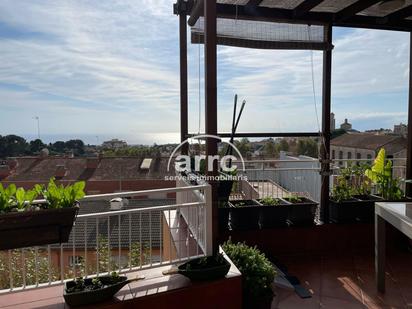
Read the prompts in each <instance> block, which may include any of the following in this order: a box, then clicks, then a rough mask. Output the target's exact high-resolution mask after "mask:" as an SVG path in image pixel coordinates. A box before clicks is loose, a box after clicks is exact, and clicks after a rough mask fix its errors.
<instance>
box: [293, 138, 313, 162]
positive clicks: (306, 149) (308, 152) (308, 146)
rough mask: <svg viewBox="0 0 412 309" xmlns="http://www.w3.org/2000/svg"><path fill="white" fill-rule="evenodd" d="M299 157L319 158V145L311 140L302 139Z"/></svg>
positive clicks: (299, 143) (298, 149)
mask: <svg viewBox="0 0 412 309" xmlns="http://www.w3.org/2000/svg"><path fill="white" fill-rule="evenodd" d="M297 153H298V155H305V156H309V157H313V158H317V157H318V143H317V142H316V141H315V140H314V139H311V138H306V139H300V140H299V141H298V147H297Z"/></svg>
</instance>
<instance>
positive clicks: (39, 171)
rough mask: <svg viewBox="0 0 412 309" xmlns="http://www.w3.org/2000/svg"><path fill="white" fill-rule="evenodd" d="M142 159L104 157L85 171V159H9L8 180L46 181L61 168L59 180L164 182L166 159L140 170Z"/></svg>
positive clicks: (154, 160) (156, 161)
mask: <svg viewBox="0 0 412 309" xmlns="http://www.w3.org/2000/svg"><path fill="white" fill-rule="evenodd" d="M143 159H144V158H138V157H107V158H101V159H95V160H98V164H97V166H95V168H90V166H89V168H88V163H87V162H88V161H87V160H88V159H87V158H67V157H47V158H40V157H39V158H33V157H31V158H11V159H8V160H7V162H8V163H9V165H11V164H12V165H13V167H11V174H10V176H8V177H6V179H4V180H7V181H39V182H40V181H48V180H49V179H50V178H51V177H55V176H56V170H57V169H58V167H59V166H60V168H62V167H63V168H64V169H65V170H66V172H65V173H64V176H62V177H61V178H58V179H60V180H67V181H76V180H119V179H122V180H137V179H139V180H140V179H163V177H164V176H165V175H168V174H170V175H171V173H170V172H167V162H168V158H166V157H164V158H153V160H152V162H151V164H150V167H149V169H142V168H141V164H142V161H143Z"/></svg>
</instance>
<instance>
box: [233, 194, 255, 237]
mask: <svg viewBox="0 0 412 309" xmlns="http://www.w3.org/2000/svg"><path fill="white" fill-rule="evenodd" d="M241 204H244V205H242V206H240V205H241ZM229 205H230V227H231V228H232V230H256V229H259V216H260V208H261V207H262V206H260V204H259V203H258V202H256V201H255V200H239V201H230V202H229Z"/></svg>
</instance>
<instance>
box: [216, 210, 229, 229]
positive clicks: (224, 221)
mask: <svg viewBox="0 0 412 309" xmlns="http://www.w3.org/2000/svg"><path fill="white" fill-rule="evenodd" d="M229 212H230V208H229V207H221V208H218V215H219V231H227V230H228V229H229Z"/></svg>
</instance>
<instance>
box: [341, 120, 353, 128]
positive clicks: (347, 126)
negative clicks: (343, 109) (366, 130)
mask: <svg viewBox="0 0 412 309" xmlns="http://www.w3.org/2000/svg"><path fill="white" fill-rule="evenodd" d="M340 128H341V129H342V130H345V131H351V130H352V124H351V123H349V122H348V119H347V118H345V122H344V123H342V124H341V125H340Z"/></svg>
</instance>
